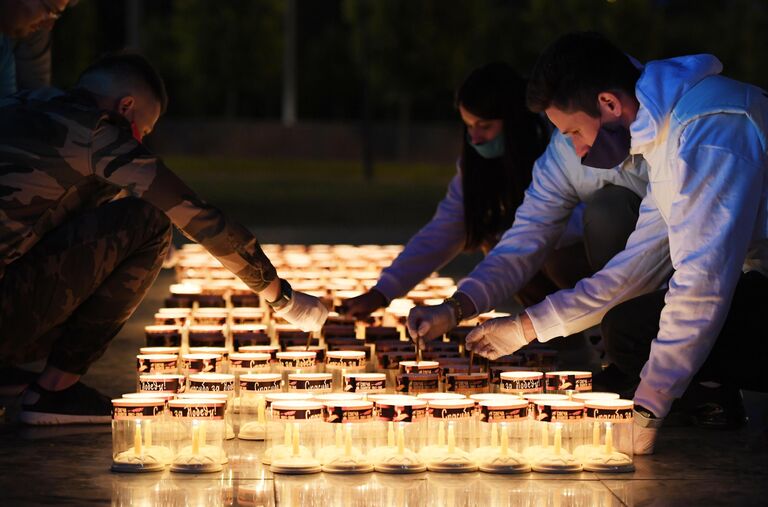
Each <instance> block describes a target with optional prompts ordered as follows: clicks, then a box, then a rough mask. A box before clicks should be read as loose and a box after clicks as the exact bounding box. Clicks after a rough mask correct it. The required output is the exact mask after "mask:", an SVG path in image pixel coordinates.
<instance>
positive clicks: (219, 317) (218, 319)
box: [192, 308, 229, 326]
mask: <svg viewBox="0 0 768 507" xmlns="http://www.w3.org/2000/svg"><path fill="white" fill-rule="evenodd" d="M228 319H229V310H228V309H227V308H198V309H196V310H194V311H192V322H193V323H194V324H195V325H198V326H223V325H224V324H226V323H227V320H228Z"/></svg>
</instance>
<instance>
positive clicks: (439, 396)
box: [416, 392, 467, 402]
mask: <svg viewBox="0 0 768 507" xmlns="http://www.w3.org/2000/svg"><path fill="white" fill-rule="evenodd" d="M416 397H417V398H418V399H420V400H424V401H427V402H429V401H433V400H437V401H441V400H466V399H467V397H466V395H464V394H461V393H438V392H433V393H421V394H418V395H417V396H416Z"/></svg>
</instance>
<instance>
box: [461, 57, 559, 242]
mask: <svg viewBox="0 0 768 507" xmlns="http://www.w3.org/2000/svg"><path fill="white" fill-rule="evenodd" d="M525 89H526V82H525V80H524V79H523V78H521V77H520V76H519V75H518V74H517V73H516V72H515V71H514V69H512V67H510V66H509V65H507V64H505V63H501V62H496V63H490V64H488V65H485V66H483V67H480V68H478V69H475V70H474V71H472V73H470V74H469V76H468V77H467V78H466V80H465V81H464V83H463V84H462V85H461V87H459V90H458V92H457V93H456V106H457V107H458V106H459V105H461V106H462V107H464V109H466V110H467V111H469V112H470V113H472V114H473V115H475V116H478V117H480V118H483V119H486V120H494V119H500V120H502V121H503V123H504V125H503V129H504V137H505V140H506V145H505V151H504V156H502V157H501V158H497V159H485V158H483V157H481V156H480V155H479V154H478V153H477V151H475V149H474V148H472V146H471V145H470V144H469V142H468V141H467V129H466V126H465V127H464V138H463V144H462V153H461V161H460V167H461V173H462V184H463V191H464V224H465V228H466V234H467V238H466V243H465V246H466V248H467V249H476V248H478V247H480V246H482V245H483V244H484V243H485V244H491V245H493V244H495V243H496V242H497V241H498V239H499V236H500V235H501V234H502V233H503V232H504V231H505V230H507V229H509V227H510V226H511V225H512V222H513V221H514V216H515V211H516V210H517V207H518V206H519V205H520V204H521V203H522V202H523V195H524V192H525V189H526V188H528V185H529V184H530V183H531V171H532V169H533V163H534V162H535V161H536V159H537V158H538V157H539V156H540V155H541V153H542V152H543V151H544V149H545V148H546V145H547V141H548V129H547V127H546V123H545V121H544V119H543V118H542V117H541V116H539V115H538V114H535V113H532V112H530V111H529V110H528V109H527V108H526V105H525Z"/></svg>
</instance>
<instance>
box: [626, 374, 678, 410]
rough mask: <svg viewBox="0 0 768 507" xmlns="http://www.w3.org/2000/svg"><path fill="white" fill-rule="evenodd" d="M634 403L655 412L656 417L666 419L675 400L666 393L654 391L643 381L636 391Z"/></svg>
mask: <svg viewBox="0 0 768 507" xmlns="http://www.w3.org/2000/svg"><path fill="white" fill-rule="evenodd" d="M634 401H635V403H636V404H638V405H642V406H644V407H645V408H647V409H648V410H650V411H651V412H653V413H654V415H656V417H666V416H667V414H669V409H670V408H671V407H672V402H673V401H675V399H674V398H673V397H671V396H668V395H667V394H666V393H662V392H659V391H656V390H654V389H653V388H652V387H650V386H649V385H648V383H647V382H645V381H642V380H641V381H640V385H639V386H637V391H635V400H634Z"/></svg>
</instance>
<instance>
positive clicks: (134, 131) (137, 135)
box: [131, 122, 144, 142]
mask: <svg viewBox="0 0 768 507" xmlns="http://www.w3.org/2000/svg"><path fill="white" fill-rule="evenodd" d="M131 134H133V138H134V139H136V140H137V141H138V142H141V140H142V139H143V138H144V136H143V135H141V132H139V128H138V127H137V126H136V123H134V122H131Z"/></svg>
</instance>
